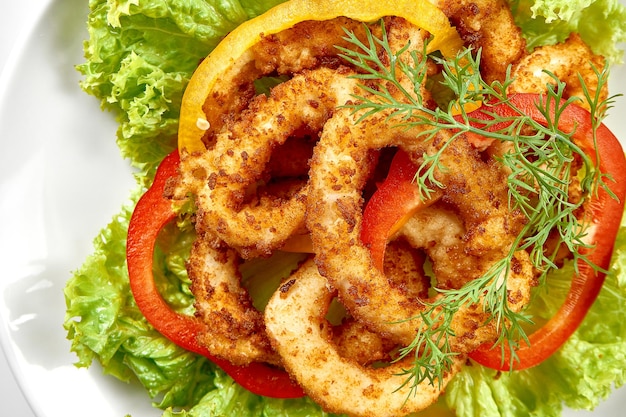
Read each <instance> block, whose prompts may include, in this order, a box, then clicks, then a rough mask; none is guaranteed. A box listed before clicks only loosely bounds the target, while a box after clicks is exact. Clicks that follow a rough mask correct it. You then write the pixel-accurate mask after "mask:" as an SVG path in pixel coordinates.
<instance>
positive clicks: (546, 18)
mask: <svg viewBox="0 0 626 417" xmlns="http://www.w3.org/2000/svg"><path fill="white" fill-rule="evenodd" d="M508 2H509V4H510V5H511V9H512V10H513V11H514V16H515V22H516V23H517V24H518V26H520V27H521V28H522V33H523V35H524V37H525V38H526V41H527V43H528V47H529V48H530V49H532V48H534V47H536V46H540V45H546V44H554V43H557V42H562V41H564V40H565V39H566V38H567V37H568V36H569V35H570V33H572V32H576V33H579V34H580V36H581V37H582V39H583V40H584V41H585V42H586V43H587V44H589V45H590V46H591V49H592V50H593V51H594V52H595V53H596V54H600V55H603V56H605V57H606V58H607V59H608V60H609V61H610V62H612V63H621V62H622V61H623V59H624V50H623V44H624V42H626V25H625V24H624V22H626V9H625V8H624V6H623V5H622V4H620V2H619V0H508Z"/></svg>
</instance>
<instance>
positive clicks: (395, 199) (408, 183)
mask: <svg viewBox="0 0 626 417" xmlns="http://www.w3.org/2000/svg"><path fill="white" fill-rule="evenodd" d="M416 172H417V165H415V164H414V163H413V162H412V161H411V159H410V158H409V155H408V154H406V153H405V152H404V151H402V150H401V149H398V151H397V152H396V154H395V155H394V157H393V159H392V161H391V165H390V166H389V172H388V173H387V177H386V178H385V180H384V181H383V182H382V183H381V184H380V185H379V186H378V188H377V189H376V191H375V192H374V194H372V196H371V197H370V199H369V200H368V202H367V205H366V206H365V210H364V211H363V223H362V224H363V226H362V229H361V242H363V244H364V245H365V246H366V247H368V248H369V250H370V253H371V255H372V261H373V263H374V266H375V267H376V268H377V269H378V270H380V271H382V270H383V264H384V259H385V248H386V247H387V241H388V240H389V238H391V236H392V235H393V234H394V233H395V232H396V231H398V229H399V228H400V227H401V226H402V225H403V224H404V223H405V222H406V221H407V220H408V219H409V218H410V217H411V216H412V215H413V214H414V213H415V212H417V211H418V210H420V209H421V208H425V207H427V206H429V205H430V204H432V203H434V202H435V201H437V199H438V193H437V194H436V195H435V196H432V197H431V198H430V199H428V200H425V201H424V200H422V199H421V198H420V195H419V190H418V188H417V187H416V186H415V184H413V178H414V177H415V173H416Z"/></svg>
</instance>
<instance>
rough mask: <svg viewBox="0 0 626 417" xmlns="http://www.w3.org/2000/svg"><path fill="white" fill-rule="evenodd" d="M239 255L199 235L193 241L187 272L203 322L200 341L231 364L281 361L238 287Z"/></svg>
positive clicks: (257, 312) (258, 316)
mask: <svg viewBox="0 0 626 417" xmlns="http://www.w3.org/2000/svg"><path fill="white" fill-rule="evenodd" d="M240 262H241V258H240V257H239V255H238V254H237V253H236V252H235V251H234V250H232V249H228V248H223V249H215V248H213V247H212V245H210V241H209V239H207V238H206V237H203V236H201V238H200V239H196V241H195V242H194V244H193V247H192V250H191V254H190V257H189V261H188V265H187V271H188V274H189V277H190V279H191V281H192V291H193V293H194V296H195V299H196V303H195V307H196V311H197V314H198V315H199V316H200V317H202V319H203V321H204V323H206V326H205V330H204V332H203V333H202V334H201V335H199V341H200V343H202V344H203V345H204V346H206V347H207V348H208V349H209V351H210V352H211V353H212V354H214V355H215V356H218V357H221V358H224V359H227V360H228V361H230V362H231V363H233V364H237V365H243V364H248V363H251V362H269V363H274V364H278V363H280V359H279V357H278V356H277V355H276V353H275V352H274V351H273V350H272V347H271V345H270V343H269V340H268V339H267V336H266V334H265V324H264V322H263V316H262V314H261V313H259V311H258V310H256V309H255V308H254V306H253V305H252V300H251V299H250V296H249V295H248V292H247V290H246V289H244V288H243V287H242V286H241V274H240V272H239V269H238V268H239V263H240Z"/></svg>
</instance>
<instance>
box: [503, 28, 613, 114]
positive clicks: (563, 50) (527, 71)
mask: <svg viewBox="0 0 626 417" xmlns="http://www.w3.org/2000/svg"><path fill="white" fill-rule="evenodd" d="M604 64H605V60H604V58H603V57H602V56H600V55H595V54H594V53H593V52H592V51H591V49H590V48H589V46H588V45H587V44H586V43H585V42H584V41H583V40H582V39H581V38H580V35H578V34H572V35H571V36H570V37H569V38H568V39H567V40H566V41H565V42H563V43H560V44H556V45H546V46H542V47H539V48H536V49H535V50H534V51H533V52H532V53H530V54H528V55H526V56H524V57H523V58H522V59H521V60H520V61H519V62H518V63H517V64H516V65H515V66H514V67H513V71H512V72H511V75H512V76H513V78H514V81H513V83H512V84H511V86H510V91H511V92H517V93H541V92H543V91H545V90H546V85H547V84H554V79H553V78H552V77H551V76H550V75H549V74H548V73H547V71H549V72H551V73H552V74H554V76H556V77H557V78H558V79H559V80H561V81H562V82H564V83H565V84H566V86H565V91H564V93H565V94H564V95H565V98H569V97H585V91H584V88H583V85H585V86H586V87H587V88H588V89H589V93H590V95H591V96H592V97H593V96H595V95H596V86H597V85H598V76H597V75H596V72H595V71H594V68H595V70H598V71H601V70H602V68H604ZM579 77H580V78H579ZM581 78H582V80H583V82H584V84H583V83H581V81H580V79H581ZM607 96H608V87H607V86H606V85H605V86H604V89H603V90H602V91H601V92H600V99H601V100H605V99H606V98H607ZM578 104H579V105H582V106H584V107H586V108H587V109H588V110H589V106H588V105H587V103H586V102H583V101H580V102H579V103H578Z"/></svg>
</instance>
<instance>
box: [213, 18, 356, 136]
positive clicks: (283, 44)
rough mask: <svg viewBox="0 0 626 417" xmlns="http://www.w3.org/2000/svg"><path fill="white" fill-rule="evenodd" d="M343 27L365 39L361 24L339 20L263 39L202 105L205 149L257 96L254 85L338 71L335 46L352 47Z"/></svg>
mask: <svg viewBox="0 0 626 417" xmlns="http://www.w3.org/2000/svg"><path fill="white" fill-rule="evenodd" d="M343 28H346V29H348V30H350V31H353V32H354V33H355V34H357V36H359V37H360V38H361V39H364V27H363V24H362V23H361V22H355V21H353V20H351V19H347V18H344V17H338V18H336V19H332V20H328V21H322V22H318V21H305V22H301V23H299V24H297V25H295V26H293V27H292V28H290V29H287V30H284V31H282V32H280V33H277V34H273V35H268V36H264V37H262V39H261V40H260V41H259V42H258V43H257V44H256V45H254V46H253V47H252V48H250V50H249V51H247V52H246V53H245V54H244V55H243V56H242V57H241V58H239V59H238V60H237V61H236V62H233V65H232V66H231V67H230V68H229V69H228V71H226V72H225V73H224V74H223V75H222V76H221V77H220V78H219V79H218V80H217V81H216V83H215V86H214V88H213V89H212V93H211V95H209V96H208V97H207V99H206V101H205V103H204V105H203V110H204V113H205V115H206V120H207V121H208V122H209V126H210V128H209V129H207V131H206V133H205V135H204V138H203V140H204V142H205V144H206V145H207V148H211V147H212V146H213V144H214V142H215V135H216V134H217V133H219V132H220V131H221V130H222V128H223V126H224V124H225V123H226V121H227V120H228V119H230V118H232V117H233V115H237V114H240V113H241V112H242V111H243V110H244V109H245V108H246V107H248V105H249V103H250V101H251V100H252V99H253V98H254V97H255V96H256V88H255V85H254V82H255V81H256V80H258V79H260V78H263V77H266V76H282V75H284V76H291V75H292V74H297V73H299V72H302V71H304V70H307V69H315V68H319V67H328V68H337V66H339V65H340V64H341V63H342V60H340V59H339V58H338V54H339V52H340V51H339V49H337V48H336V46H343V47H346V48H354V45H352V44H350V43H348V42H347V41H346V40H344V39H343V37H345V32H344V31H343Z"/></svg>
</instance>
